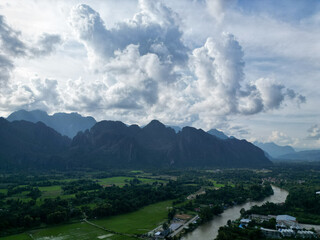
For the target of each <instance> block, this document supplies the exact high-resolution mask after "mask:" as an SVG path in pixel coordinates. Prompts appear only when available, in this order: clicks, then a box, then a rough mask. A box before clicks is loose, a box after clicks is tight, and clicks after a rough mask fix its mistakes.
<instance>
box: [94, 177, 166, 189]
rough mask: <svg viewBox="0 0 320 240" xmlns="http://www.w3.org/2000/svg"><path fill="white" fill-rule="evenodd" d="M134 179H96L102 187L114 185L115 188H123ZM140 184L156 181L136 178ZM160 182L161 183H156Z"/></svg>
mask: <svg viewBox="0 0 320 240" xmlns="http://www.w3.org/2000/svg"><path fill="white" fill-rule="evenodd" d="M132 179H134V178H133V177H111V178H101V179H96V180H97V181H98V183H99V184H101V185H103V186H107V185H116V186H120V187H122V186H124V185H125V184H129V182H130V180H132ZM138 179H139V180H140V181H141V182H142V183H153V182H155V181H157V180H154V179H150V178H138ZM158 182H162V181H158Z"/></svg>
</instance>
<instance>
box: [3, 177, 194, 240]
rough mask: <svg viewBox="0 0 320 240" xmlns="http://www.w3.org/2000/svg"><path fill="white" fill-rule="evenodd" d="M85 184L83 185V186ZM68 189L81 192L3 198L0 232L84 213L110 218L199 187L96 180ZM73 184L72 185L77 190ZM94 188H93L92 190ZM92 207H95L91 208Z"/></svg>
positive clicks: (186, 193) (69, 218)
mask: <svg viewBox="0 0 320 240" xmlns="http://www.w3.org/2000/svg"><path fill="white" fill-rule="evenodd" d="M82 183H84V185H82ZM66 186H68V187H66V188H65V190H66V191H68V192H74V191H76V190H80V189H81V190H84V189H90V190H89V191H81V192H79V191H78V193H77V194H75V197H73V198H70V199H61V198H60V197H58V198H56V199H45V200H44V201H41V202H40V201H38V202H37V201H35V200H29V201H25V202H23V201H21V200H12V199H7V200H4V199H2V200H0V206H1V209H0V235H2V236H4V235H8V234H10V233H14V232H17V231H19V230H20V231H23V230H25V229H28V228H32V227H38V226H40V225H41V224H58V223H63V222H66V221H69V220H71V219H79V218H82V217H84V216H85V215H86V216H88V217H89V218H95V217H107V216H111V215H117V214H121V213H127V212H131V211H135V210H137V209H139V208H141V207H143V206H146V205H148V204H152V203H155V202H159V201H163V200H169V199H176V198H179V197H181V196H186V195H188V194H190V193H192V192H194V191H196V190H197V189H196V187H193V186H185V185H183V184H181V183H179V182H176V181H170V182H169V183H168V184H166V185H163V184H157V185H156V184H153V185H138V184H134V183H132V184H131V185H125V186H124V187H122V188H120V187H117V186H112V187H107V188H101V187H96V188H95V186H96V185H95V182H93V181H91V183H90V181H89V180H88V181H85V182H81V181H76V182H73V183H72V184H69V185H66ZM71 186H73V189H75V190H74V191H73V190H72V188H71ZM85 186H86V187H85ZM92 188H93V189H92ZM89 205H90V206H92V207H89Z"/></svg>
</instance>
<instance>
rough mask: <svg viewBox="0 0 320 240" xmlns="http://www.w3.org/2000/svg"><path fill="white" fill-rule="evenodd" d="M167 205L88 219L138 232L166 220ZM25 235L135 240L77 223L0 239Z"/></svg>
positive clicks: (51, 239)
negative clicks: (104, 217)
mask: <svg viewBox="0 0 320 240" xmlns="http://www.w3.org/2000/svg"><path fill="white" fill-rule="evenodd" d="M171 206H172V201H165V202H159V203H156V204H152V205H149V206H146V207H144V208H142V209H140V210H138V211H135V212H132V213H128V214H123V215H119V216H114V217H110V218H107V219H100V220H93V221H91V222H93V223H94V224H97V225H99V226H103V227H105V228H107V229H111V230H113V231H116V232H120V233H131V234H141V233H146V232H148V231H150V230H152V229H154V228H156V227H157V226H158V225H160V224H161V223H162V222H164V221H165V220H166V219H167V214H168V208H169V207H171ZM29 234H31V235H32V237H33V239H35V240H91V239H105V240H133V239H135V238H130V237H127V236H121V235H110V236H109V233H108V232H106V231H104V230H102V229H99V228H96V227H94V226H91V225H89V224H87V223H84V222H81V223H73V224H65V225H61V226H56V227H50V228H44V229H38V230H32V231H29V232H28V233H23V234H18V235H13V236H9V237H4V238H0V240H30V239H32V238H31V237H30V236H29ZM98 237H100V238H98ZM102 237H105V238H102Z"/></svg>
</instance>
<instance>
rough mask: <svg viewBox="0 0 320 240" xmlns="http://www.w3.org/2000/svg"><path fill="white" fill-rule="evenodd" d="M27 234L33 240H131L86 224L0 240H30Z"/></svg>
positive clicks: (37, 231)
mask: <svg viewBox="0 0 320 240" xmlns="http://www.w3.org/2000/svg"><path fill="white" fill-rule="evenodd" d="M29 233H30V234H31V235H32V237H33V239H35V240H93V239H97V240H98V239H99V238H98V237H104V238H101V239H108V240H133V239H130V238H128V237H124V236H120V235H113V234H110V233H108V232H106V231H104V230H102V229H99V228H96V227H94V226H91V225H89V224H87V223H83V222H82V223H74V224H66V225H61V226H56V227H50V228H45V229H38V230H32V231H30V232H28V233H23V234H18V235H12V236H8V237H3V238H0V239H1V240H31V239H32V238H31V237H30V236H29Z"/></svg>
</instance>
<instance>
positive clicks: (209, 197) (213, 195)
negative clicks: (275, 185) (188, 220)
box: [195, 184, 273, 206]
mask: <svg viewBox="0 0 320 240" xmlns="http://www.w3.org/2000/svg"><path fill="white" fill-rule="evenodd" d="M272 194H273V190H272V187H271V185H270V184H263V185H261V184H252V185H249V186H246V187H244V186H243V185H242V184H240V185H236V186H235V187H230V186H225V187H222V188H220V189H217V190H207V191H206V194H205V195H200V196H197V198H196V200H195V203H196V204H213V205H217V204H221V205H224V206H232V205H235V204H241V203H244V202H246V201H247V200H254V201H256V200H261V199H264V198H265V197H267V196H270V195H272Z"/></svg>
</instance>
